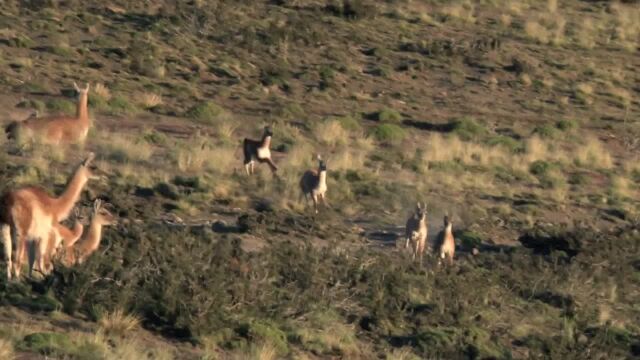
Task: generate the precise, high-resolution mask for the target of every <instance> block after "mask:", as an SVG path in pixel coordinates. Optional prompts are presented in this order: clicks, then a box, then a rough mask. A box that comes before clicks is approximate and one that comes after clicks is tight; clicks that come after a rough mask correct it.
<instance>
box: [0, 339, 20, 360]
mask: <svg viewBox="0 0 640 360" xmlns="http://www.w3.org/2000/svg"><path fill="white" fill-rule="evenodd" d="M15 358H16V354H15V352H14V350H13V344H12V343H11V341H9V340H5V339H0V359H3V360H13V359H15Z"/></svg>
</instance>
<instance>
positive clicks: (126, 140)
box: [97, 133, 154, 163]
mask: <svg viewBox="0 0 640 360" xmlns="http://www.w3.org/2000/svg"><path fill="white" fill-rule="evenodd" d="M97 140H98V141H97V146H98V149H99V151H98V152H99V153H100V154H101V155H102V156H104V157H107V158H109V159H110V160H113V161H115V162H118V163H127V162H146V161H149V159H150V158H151V157H152V156H153V153H154V149H153V146H152V145H150V144H149V143H147V142H145V141H142V140H134V139H132V138H130V137H129V136H126V135H122V134H115V133H112V134H110V135H108V136H105V137H101V138H99V139H97Z"/></svg>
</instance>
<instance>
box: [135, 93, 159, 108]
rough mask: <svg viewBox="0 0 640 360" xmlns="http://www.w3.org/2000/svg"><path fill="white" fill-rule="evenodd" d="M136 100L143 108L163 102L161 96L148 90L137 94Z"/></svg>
mask: <svg viewBox="0 0 640 360" xmlns="http://www.w3.org/2000/svg"><path fill="white" fill-rule="evenodd" d="M137 100H138V103H139V104H140V105H142V106H143V107H144V108H145V109H150V108H153V107H156V106H158V105H162V104H163V101H162V96H160V95H158V94H154V93H149V92H145V93H140V94H138V95H137Z"/></svg>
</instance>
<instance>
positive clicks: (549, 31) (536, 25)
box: [524, 14, 567, 45]
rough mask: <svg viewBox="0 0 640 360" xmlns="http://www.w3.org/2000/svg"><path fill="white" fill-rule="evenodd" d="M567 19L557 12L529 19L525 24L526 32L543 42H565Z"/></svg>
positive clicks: (530, 36) (532, 37) (557, 43)
mask: <svg viewBox="0 0 640 360" xmlns="http://www.w3.org/2000/svg"><path fill="white" fill-rule="evenodd" d="M566 24H567V21H566V20H565V19H564V17H562V16H560V15H558V14H556V15H553V16H546V17H544V18H539V19H537V20H536V19H531V20H528V21H527V22H526V23H525V24H524V31H525V34H526V35H527V36H528V37H529V38H531V39H534V40H536V41H537V42H539V43H541V44H552V45H559V44H561V43H562V42H564V32H565V26H566Z"/></svg>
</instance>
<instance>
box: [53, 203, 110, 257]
mask: <svg viewBox="0 0 640 360" xmlns="http://www.w3.org/2000/svg"><path fill="white" fill-rule="evenodd" d="M115 223H116V218H115V216H113V215H112V214H111V213H110V212H109V211H108V210H107V209H105V208H104V207H103V204H102V200H99V199H98V200H96V201H95V202H94V203H93V212H92V214H91V222H90V224H89V228H88V229H87V231H85V233H84V234H82V239H80V241H78V242H77V243H76V244H75V246H73V247H72V248H71V249H68V250H71V251H67V252H66V254H65V255H66V256H67V257H66V258H65V263H66V264H67V265H72V264H75V263H78V264H82V263H83V262H84V261H85V260H87V258H88V257H89V256H90V255H91V254H93V253H94V252H95V251H96V250H98V247H99V246H100V240H101V238H102V227H103V226H108V225H113V224H115Z"/></svg>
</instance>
